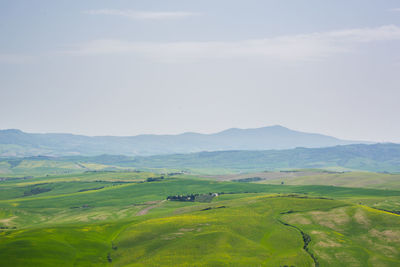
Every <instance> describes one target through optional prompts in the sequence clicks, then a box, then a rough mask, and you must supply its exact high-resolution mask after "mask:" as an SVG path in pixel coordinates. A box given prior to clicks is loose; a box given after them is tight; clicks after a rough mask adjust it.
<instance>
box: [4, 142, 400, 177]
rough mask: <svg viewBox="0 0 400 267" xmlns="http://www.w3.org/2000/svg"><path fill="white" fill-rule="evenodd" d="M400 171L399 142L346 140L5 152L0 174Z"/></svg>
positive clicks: (5, 175)
mask: <svg viewBox="0 0 400 267" xmlns="http://www.w3.org/2000/svg"><path fill="white" fill-rule="evenodd" d="M310 168H313V169H315V168H317V169H325V170H331V171H355V170H361V171H372V172H391V173H395V172H400V145H399V144H374V145H363V144H359V145H345V146H335V147H327V148H296V149H288V150H263V151H214V152H199V153H189V154H173V155H157V156H147V157H143V156H137V157H133V156H124V155H99V156H65V157H44V156H36V157H26V158H0V176H3V177H7V176H10V177H11V176H25V175H28V176H37V175H46V174H63V173H79V172H87V171H99V170H103V171H105V170H107V171H115V170H124V169H125V170H133V169H135V170H152V171H157V172H175V171H182V170H183V171H186V172H191V173H196V174H229V173H231V174H232V173H246V172H264V171H285V170H294V169H310Z"/></svg>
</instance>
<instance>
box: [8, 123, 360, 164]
mask: <svg viewBox="0 0 400 267" xmlns="http://www.w3.org/2000/svg"><path fill="white" fill-rule="evenodd" d="M365 143H367V142H363V141H349V140H341V139H338V138H335V137H331V136H327V135H322V134H315V133H305V132H300V131H294V130H291V129H288V128H285V127H282V126H279V125H276V126H268V127H262V128H255V129H238V128H232V129H228V130H225V131H222V132H218V133H214V134H201V133H191V132H188V133H183V134H178V135H151V134H147V135H137V136H125V137H122V136H84V135H74V134H64V133H45V134H39V133H26V132H23V131H21V130H16V129H8V130H0V156H2V157H29V156H37V155H44V156H72V155H82V156H94V155H101V154H114V155H127V156H151V155H165V154H176V153H195V152H203V151H227V150H274V149H277V150H280V149H293V148H296V147H305V148H320V147H330V146H337V145H349V144H365Z"/></svg>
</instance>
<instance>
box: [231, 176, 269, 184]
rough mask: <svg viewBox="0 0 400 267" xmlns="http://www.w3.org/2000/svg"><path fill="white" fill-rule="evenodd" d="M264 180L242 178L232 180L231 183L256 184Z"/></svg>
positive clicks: (259, 178)
mask: <svg viewBox="0 0 400 267" xmlns="http://www.w3.org/2000/svg"><path fill="white" fill-rule="evenodd" d="M261 180H264V179H263V178H261V177H249V178H242V179H237V180H232V182H239V183H250V182H257V181H261Z"/></svg>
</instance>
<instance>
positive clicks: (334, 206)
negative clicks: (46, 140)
mask: <svg viewBox="0 0 400 267" xmlns="http://www.w3.org/2000/svg"><path fill="white" fill-rule="evenodd" d="M367 174H368V175H366V176H365V177H366V178H365V179H361V178H362V177H361V176H360V175H361V174H360V173H355V174H352V175H354V177H358V178H359V180H360V181H359V182H360V184H354V181H353V182H352V183H351V184H341V186H332V185H329V186H327V185H321V184H312V183H311V182H310V184H302V183H300V181H305V180H307V179H311V178H312V179H314V181H315V179H316V177H320V179H328V178H326V177H329V176H330V175H338V174H334V173H324V172H321V171H316V170H306V171H304V170H303V171H302V172H301V174H299V173H298V174H296V175H293V177H291V178H288V179H285V180H284V181H285V182H284V184H281V183H277V184H266V182H267V181H269V182H271V181H275V180H274V179H269V180H262V181H259V180H258V179H255V180H254V181H252V180H251V179H250V180H245V181H240V179H245V178H243V177H245V176H246V175H244V176H243V175H242V176H240V177H237V176H233V177H228V178H227V177H225V176H224V177H225V178H226V179H225V178H221V177H210V176H208V177H200V176H191V175H188V174H182V173H169V174H168V173H164V174H161V173H152V172H141V171H123V170H121V171H90V172H84V173H76V174H74V173H72V174H63V175H46V176H42V177H41V176H36V177H30V178H25V179H15V178H8V179H4V180H2V181H1V182H0V228H1V229H0V231H1V232H0V251H1V254H2V257H0V266H171V265H173V266H398V265H399V264H400V216H399V215H398V213H400V212H399V211H400V205H399V202H400V187H398V186H397V184H396V181H395V179H388V181H387V183H390V184H392V185H393V186H392V188H393V189H382V188H385V187H384V186H382V184H379V183H378V184H376V186H374V184H371V183H367V184H368V185H369V186H365V185H366V182H365V181H366V180H367V181H370V180H374V179H373V177H374V176H378V177H380V178H379V179H381V178H382V175H383V174H373V173H367ZM257 175H258V176H260V173H258V174H249V175H247V176H249V177H255V176H257ZM270 175H271V174H270ZM340 175H347V176H349V175H351V174H350V173H349V174H347V173H346V174H340ZM275 176H276V175H275ZM347 176H346V177H347ZM309 177H311V178H309ZM354 177H353V178H354ZM263 178H265V177H263ZM278 178H279V179H278V180H276V181H281V179H282V177H281V176H279V175H278ZM296 179H300V180H299V182H298V184H296V185H289V181H293V182H294V181H296ZM343 179H344V178H343ZM343 179H342V180H343ZM377 179H378V178H377ZM352 180H356V178H354V179H352ZM375 180H376V179H375ZM384 183H386V181H384ZM364 187H369V188H364ZM190 196H192V198H191V197H190Z"/></svg>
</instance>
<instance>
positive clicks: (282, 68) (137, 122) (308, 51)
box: [0, 0, 400, 142]
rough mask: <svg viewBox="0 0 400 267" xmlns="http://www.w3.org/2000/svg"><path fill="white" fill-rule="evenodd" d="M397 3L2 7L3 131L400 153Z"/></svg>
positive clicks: (241, 1)
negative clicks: (353, 143) (279, 139)
mask: <svg viewBox="0 0 400 267" xmlns="http://www.w3.org/2000/svg"><path fill="white" fill-rule="evenodd" d="M399 114H400V2H399V1H398V0H324V1H320V0H296V1H294V0H201V1H200V0H197V1H196V0H159V1H155V0H142V1H136V0H113V1H111V0H108V1H106V0H85V1H70V0H68V1H66V0H59V1H54V0H48V1H45V0H36V1H31V0H25V1H21V0H8V1H6V0H0V129H9V128H16V129H21V130H23V131H26V132H39V133H44V132H51V133H54V132H65V133H75V134H84V135H92V136H93V135H120V136H124V135H125V136H127V135H138V134H146V133H153V134H177V133H182V132H189V131H190V132H200V133H213V132H218V131H221V130H224V129H227V128H232V127H237V128H257V127H263V126H268V125H277V124H279V125H282V126H285V127H288V128H291V129H295V130H300V131H305V132H316V133H322V134H327V135H331V136H335V137H339V138H342V139H349V140H369V141H378V142H400V115H399Z"/></svg>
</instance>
